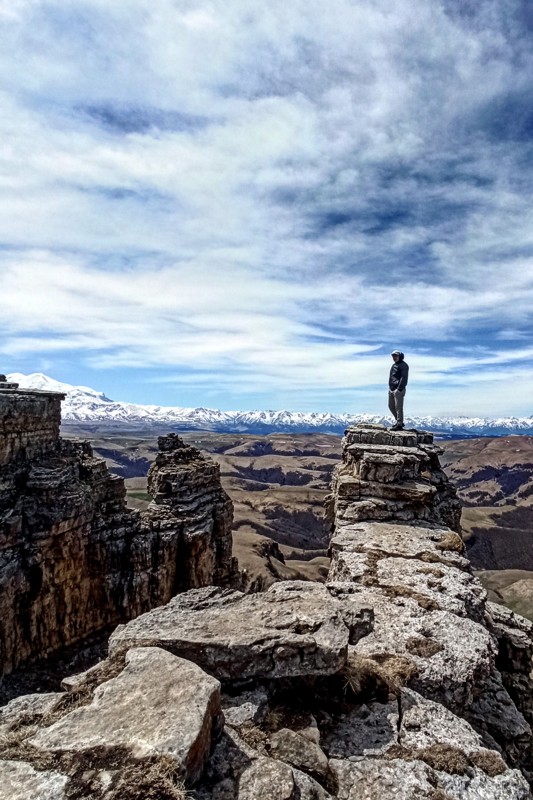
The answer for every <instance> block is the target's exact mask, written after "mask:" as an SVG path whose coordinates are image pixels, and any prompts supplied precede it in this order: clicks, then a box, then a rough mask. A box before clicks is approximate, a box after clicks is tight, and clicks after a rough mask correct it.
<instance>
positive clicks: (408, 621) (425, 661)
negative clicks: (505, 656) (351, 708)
mask: <svg viewBox="0 0 533 800" xmlns="http://www.w3.org/2000/svg"><path fill="white" fill-rule="evenodd" d="M340 587H342V584H339V588H340ZM360 595H361V597H362V598H363V599H366V600H367V601H368V600H370V599H371V601H372V602H373V604H374V614H375V620H374V628H373V630H372V633H370V634H369V635H368V636H367V637H365V638H364V639H362V640H361V641H360V642H358V644H357V646H356V647H355V648H354V649H355V651H356V653H357V654H359V655H363V656H368V657H370V658H372V657H373V656H377V657H378V659H379V658H380V657H383V656H385V655H399V656H404V657H407V658H408V659H410V660H411V661H412V662H413V663H414V664H415V665H416V668H417V673H418V674H417V675H416V676H415V677H414V678H413V680H412V683H411V684H410V685H411V687H412V688H413V689H415V690H416V691H419V692H420V693H421V694H423V695H424V696H426V697H430V699H435V700H437V701H438V702H442V703H444V705H445V706H447V707H448V708H451V709H452V710H453V709H459V710H460V709H463V708H464V706H465V705H469V704H470V703H471V702H472V700H473V698H474V696H475V695H476V694H477V693H479V687H480V686H482V685H483V682H484V681H486V680H487V679H488V676H489V674H490V672H491V670H492V669H493V666H494V659H495V644H494V641H493V639H492V637H491V635H490V634H489V632H488V631H487V629H486V628H484V627H483V626H482V625H480V624H478V623H476V622H473V621H472V620H470V619H466V618H464V617H458V616H457V615H455V614H452V613H450V612H449V611H441V610H438V611H425V610H424V609H422V608H421V607H420V606H419V605H418V603H417V602H416V601H415V600H413V599H411V598H409V597H406V598H402V597H397V598H391V597H385V596H380V594H379V590H374V591H373V590H371V589H370V590H366V591H362V592H361V593H360Z"/></svg>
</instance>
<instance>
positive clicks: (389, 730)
mask: <svg viewBox="0 0 533 800" xmlns="http://www.w3.org/2000/svg"><path fill="white" fill-rule="evenodd" d="M399 719H400V717H399V709H398V702H397V701H396V700H393V701H391V702H390V703H370V704H368V705H366V704H363V705H361V706H357V707H355V708H353V709H350V710H349V711H347V712H346V713H344V714H342V715H341V716H340V717H339V718H338V719H337V720H335V722H334V724H332V725H331V727H330V730H329V731H328V734H327V736H326V737H325V739H324V750H325V751H326V753H327V754H328V757H329V758H336V759H350V758H351V759H353V758H355V757H359V758H360V757H361V756H381V755H383V754H384V753H386V751H387V750H389V749H390V748H391V747H393V746H394V745H396V744H398V727H399Z"/></svg>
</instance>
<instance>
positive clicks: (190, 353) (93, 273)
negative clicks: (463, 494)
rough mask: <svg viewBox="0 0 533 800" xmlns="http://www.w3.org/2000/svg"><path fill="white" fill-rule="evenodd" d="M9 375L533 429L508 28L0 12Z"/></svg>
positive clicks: (518, 32)
mask: <svg viewBox="0 0 533 800" xmlns="http://www.w3.org/2000/svg"><path fill="white" fill-rule="evenodd" d="M0 26H1V28H2V31H1V35H2V41H3V43H4V46H3V48H2V51H1V52H0V75H1V76H2V86H1V89H0V101H1V103H2V107H3V112H2V114H1V115H0V137H1V141H2V142H3V144H4V146H3V148H2V150H1V151H0V167H1V177H0V180H1V181H2V184H3V190H4V191H3V192H2V195H1V199H0V242H1V250H0V258H1V259H2V264H1V265H0V297H1V303H0V326H1V332H2V339H1V345H0V353H1V354H2V371H5V372H9V371H28V370H29V371H34V370H36V369H40V368H42V369H44V366H43V365H46V369H47V371H49V372H50V374H52V375H54V376H55V377H57V378H60V379H63V380H66V381H68V382H71V383H76V382H79V383H85V384H86V383H92V384H93V385H95V383H96V388H101V389H105V390H106V392H107V393H108V394H109V395H111V396H116V397H117V398H119V399H131V400H132V401H139V402H154V403H157V402H160V403H172V404H183V405H208V404H209V405H218V406H220V407H223V408H230V407H241V408H244V407H250V405H251V404H253V405H256V406H262V407H280V406H289V407H291V408H301V409H303V410H307V409H316V410H332V411H336V410H353V411H365V410H367V411H379V410H380V409H381V408H382V406H383V403H384V400H383V396H382V395H383V388H382V384H383V383H384V381H385V380H386V373H387V370H388V366H389V356H388V353H389V352H390V350H391V349H392V348H393V347H397V346H401V347H402V349H404V350H405V352H406V353H407V354H408V360H409V363H410V364H411V368H412V388H411V389H410V407H409V410H410V411H411V412H412V413H431V412H433V413H442V412H446V411H448V410H453V412H454V413H468V414H483V415H491V414H492V415H499V414H504V413H517V414H525V413H528V414H529V413H531V412H532V411H533V409H531V406H530V402H529V398H530V397H531V391H530V390H531V388H533V387H532V386H531V383H532V379H531V378H530V374H531V373H532V365H531V361H532V358H531V357H532V352H531V349H530V348H529V347H528V343H529V342H530V341H531V334H532V333H533V331H532V323H531V308H532V307H533V261H532V252H533V208H531V204H530V202H529V198H530V195H531V189H532V183H533V170H532V160H531V154H532V145H531V141H532V133H533V113H532V112H531V108H532V104H531V100H532V98H533V83H532V80H531V75H533V63H532V61H533V48H532V46H531V45H532V39H533V15H532V13H531V11H530V9H529V5H528V4H527V3H526V2H522V0H487V1H486V2H484V3H476V4H474V3H470V2H465V0H409V2H407V0H400V1H399V2H398V3H395V4H394V5H393V6H391V4H390V3H389V2H386V0H331V2H330V3H328V4H324V3H321V2H318V0H306V2H303V0H293V1H292V2H291V3H286V2H282V1H281V0H272V2H270V3H268V4H262V5H261V4H260V5H258V4H256V3H253V2H252V0H234V2H232V3H223V2H221V0H161V2H158V3H157V4H154V3H149V2H148V0H128V1H127V2H126V0H115V2H113V3H112V4H109V3H107V2H103V0H68V1H67V2H65V0H61V2H59V0H16V2H15V1H14V0H11V2H10V3H9V4H7V3H3V4H0Z"/></svg>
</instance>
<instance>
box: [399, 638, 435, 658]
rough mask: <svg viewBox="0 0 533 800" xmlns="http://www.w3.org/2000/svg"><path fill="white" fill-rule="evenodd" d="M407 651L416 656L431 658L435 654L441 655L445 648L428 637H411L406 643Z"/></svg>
mask: <svg viewBox="0 0 533 800" xmlns="http://www.w3.org/2000/svg"><path fill="white" fill-rule="evenodd" d="M405 647H406V649H407V650H408V651H409V652H410V653H412V654H413V655H414V656H419V657H420V658H431V656H434V655H435V653H440V652H441V651H442V650H444V647H443V645H442V644H440V642H437V641H436V640H435V639H431V638H429V637H426V636H411V637H410V638H409V639H407V641H406V642H405Z"/></svg>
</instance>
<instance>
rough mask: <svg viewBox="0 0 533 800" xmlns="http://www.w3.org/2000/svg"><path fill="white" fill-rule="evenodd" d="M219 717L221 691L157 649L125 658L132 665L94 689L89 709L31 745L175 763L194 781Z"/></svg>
mask: <svg viewBox="0 0 533 800" xmlns="http://www.w3.org/2000/svg"><path fill="white" fill-rule="evenodd" d="M219 714H220V685H219V683H218V681H216V680H215V679H214V678H212V677H210V676H209V675H206V674H205V673H203V672H202V670H201V669H200V668H199V667H197V666H196V665H195V664H191V663H190V662H188V661H184V660H183V659H180V658H177V657H176V656H173V655H171V654H170V653H167V652H165V651H164V650H160V649H158V648H138V649H133V650H130V651H129V652H128V653H127V655H126V667H125V669H124V671H123V672H122V673H120V675H118V676H117V677H116V678H112V679H111V680H109V681H107V682H106V683H103V684H102V685H101V686H99V687H98V689H97V690H96V692H95V694H94V697H93V700H92V702H91V703H90V705H88V706H82V707H81V708H77V709H75V710H74V711H72V712H70V713H69V714H67V715H66V716H64V717H63V718H62V719H60V720H59V721H58V722H56V723H54V724H53V725H51V726H50V727H49V728H44V729H42V730H40V731H39V732H38V733H37V734H36V735H35V736H34V737H32V738H31V739H29V744H31V745H33V747H35V748H37V749H39V750H42V751H45V752H48V753H79V754H80V755H82V754H88V753H90V754H91V759H92V760H93V762H94V763H95V764H97V763H98V760H99V759H102V758H104V757H105V755H106V754H109V753H110V752H113V751H114V750H115V751H121V752H129V753H130V754H131V757H132V758H134V759H136V760H143V759H148V758H151V757H154V756H168V757H170V758H172V759H173V760H174V761H175V762H176V764H177V766H178V767H179V769H180V771H181V772H182V773H183V775H184V777H185V778H186V779H187V780H188V781H191V782H193V781H194V780H196V779H197V778H198V777H199V775H200V773H201V771H202V769H203V766H204V763H205V760H206V758H207V756H208V754H209V750H210V747H211V737H212V733H213V729H214V727H216V725H217V717H218V715H219Z"/></svg>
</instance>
